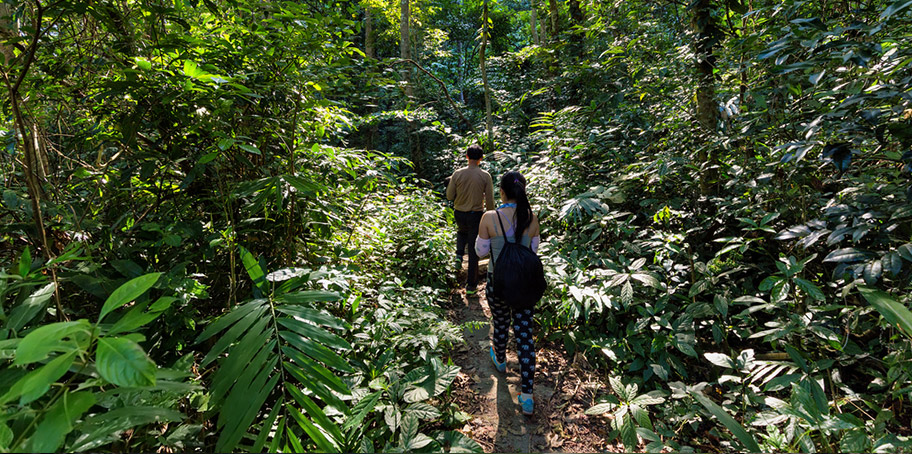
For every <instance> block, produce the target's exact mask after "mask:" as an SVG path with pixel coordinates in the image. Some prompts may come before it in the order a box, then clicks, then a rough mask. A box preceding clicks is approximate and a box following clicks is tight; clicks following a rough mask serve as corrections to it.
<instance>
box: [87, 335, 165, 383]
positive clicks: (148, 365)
mask: <svg viewBox="0 0 912 454" xmlns="http://www.w3.org/2000/svg"><path fill="white" fill-rule="evenodd" d="M95 362H96V364H95V367H96V368H97V369H98V375H101V377H102V378H104V379H105V380H107V381H108V382H109V383H113V384H115V385H117V386H155V363H153V362H152V360H151V359H149V357H148V356H146V352H145V351H143V349H142V347H140V346H139V344H137V343H136V342H134V341H132V340H130V339H127V338H125V337H103V338H100V339H98V349H97V352H96V359H95Z"/></svg>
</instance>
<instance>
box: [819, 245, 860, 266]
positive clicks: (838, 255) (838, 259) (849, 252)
mask: <svg viewBox="0 0 912 454" xmlns="http://www.w3.org/2000/svg"><path fill="white" fill-rule="evenodd" d="M868 256H870V253H868V252H864V251H860V250H858V249H855V248H852V247H849V248H843V249H837V250H835V251H833V252H830V253H829V254H827V256H826V258H824V259H823V261H824V262H835V263H842V262H857V261H860V260H864V259H866V258H868Z"/></svg>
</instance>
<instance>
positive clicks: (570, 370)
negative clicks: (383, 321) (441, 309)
mask: <svg viewBox="0 0 912 454" xmlns="http://www.w3.org/2000/svg"><path fill="white" fill-rule="evenodd" d="M485 264H486V261H483V262H482V264H481V266H480V268H481V270H480V273H479V274H481V275H483V274H482V273H483V272H484V271H485V269H486V267H485V266H484V265H485ZM464 276H465V269H463V270H462V271H461V273H460V276H459V277H460V280H459V282H464V281H465V277H464ZM449 316H450V320H451V321H453V322H454V323H457V324H463V323H466V322H481V323H484V325H483V326H481V327H480V328H478V329H475V330H473V329H466V330H465V332H464V333H463V335H464V336H465V339H466V344H467V345H466V346H464V347H462V348H461V349H460V350H459V351H458V352H454V353H455V354H454V361H455V362H456V364H457V365H459V366H461V367H462V372H461V373H460V374H459V376H458V377H457V378H456V380H455V381H454V383H453V393H454V396H455V398H456V402H457V403H458V404H459V406H460V408H462V410H463V411H465V412H466V413H468V414H470V415H472V419H471V420H470V421H469V422H468V423H467V424H466V425H465V427H463V428H462V431H463V432H464V433H465V434H466V435H469V436H470V437H472V438H473V439H475V440H476V441H478V442H479V443H481V445H482V446H483V447H484V448H485V451H486V452H542V451H548V452H606V451H607V452H623V451H624V449H623V446H622V445H618V444H617V443H616V442H614V441H611V442H608V441H606V437H607V435H608V432H610V427H609V426H610V422H609V421H608V420H607V419H605V418H603V417H588V416H586V415H585V414H584V412H585V410H586V409H587V408H589V407H590V406H591V405H592V402H593V397H594V396H595V394H596V393H598V392H599V389H600V388H601V385H600V384H599V383H598V382H597V381H596V379H595V376H594V371H592V370H591V368H589V367H588V365H587V364H585V360H584V359H583V358H582V356H579V357H578V358H577V361H571V360H568V358H566V357H565V356H564V352H563V351H562V349H561V350H558V349H556V348H554V346H551V345H538V344H537V345H536V350H537V353H538V365H537V370H536V373H535V391H534V393H533V396H534V398H535V414H534V415H532V416H531V417H526V416H524V415H523V414H522V412H521V411H520V409H519V405H518V404H517V403H516V396H517V395H518V394H519V392H520V383H519V363H518V361H517V358H516V344H515V343H514V342H513V340H512V330H511V340H510V344H509V346H508V347H507V371H506V373H503V374H502V373H499V372H497V371H496V370H495V369H494V365H493V364H492V363H491V360H490V357H489V356H488V347H489V346H490V332H491V326H490V323H489V320H490V316H491V312H490V310H489V308H488V304H487V301H486V299H485V294H484V286H483V285H481V286H479V292H478V293H477V294H476V295H472V296H468V297H467V296H466V294H465V290H464V289H459V290H454V291H453V293H452V294H451V306H450V313H449ZM536 334H538V333H536ZM536 337H538V336H536Z"/></svg>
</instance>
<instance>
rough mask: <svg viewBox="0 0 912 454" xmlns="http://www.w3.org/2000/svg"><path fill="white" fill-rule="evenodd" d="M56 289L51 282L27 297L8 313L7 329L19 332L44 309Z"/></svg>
mask: <svg viewBox="0 0 912 454" xmlns="http://www.w3.org/2000/svg"><path fill="white" fill-rule="evenodd" d="M56 288H57V287H56V286H55V285H54V283H53V282H52V283H50V284H48V285H45V286H44V287H41V288H40V289H38V290H37V291H35V292H34V293H32V294H31V295H29V297H28V298H26V299H25V300H24V301H22V303H21V304H19V305H18V306H16V308H15V309H13V310H12V311H11V312H10V317H9V321H7V324H6V326H7V328H9V329H11V330H13V331H14V332H16V331H19V330H21V329H22V327H24V326H25V325H26V324H27V323H28V322H30V321H32V319H33V318H35V316H36V315H38V313H39V312H41V310H42V309H44V307H45V305H46V304H47V302H48V301H50V300H51V297H52V296H54V290H55V289H56Z"/></svg>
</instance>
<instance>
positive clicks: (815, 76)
mask: <svg viewBox="0 0 912 454" xmlns="http://www.w3.org/2000/svg"><path fill="white" fill-rule="evenodd" d="M824 74H826V70H825V69H824V70H823V71H820V72H819V73H816V74H811V76H810V77H808V81H809V82H810V83H811V85H817V84H818V83H820V79H822V78H823V75H824Z"/></svg>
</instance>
